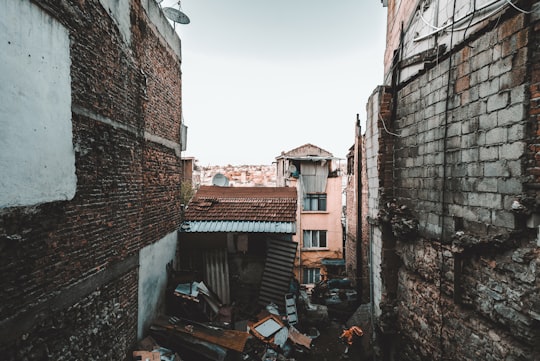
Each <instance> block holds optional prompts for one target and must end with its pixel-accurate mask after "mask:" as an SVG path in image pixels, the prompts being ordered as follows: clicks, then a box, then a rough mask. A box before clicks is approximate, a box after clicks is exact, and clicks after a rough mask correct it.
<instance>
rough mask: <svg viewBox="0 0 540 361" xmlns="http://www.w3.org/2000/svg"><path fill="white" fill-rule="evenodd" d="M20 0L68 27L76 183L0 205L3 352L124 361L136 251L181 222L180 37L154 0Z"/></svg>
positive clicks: (133, 330) (134, 307) (131, 334)
mask: <svg viewBox="0 0 540 361" xmlns="http://www.w3.org/2000/svg"><path fill="white" fill-rule="evenodd" d="M24 2H25V3H26V4H29V5H31V6H32V7H33V8H34V10H35V11H38V12H40V13H41V16H43V17H44V18H48V19H49V21H55V22H58V23H59V24H61V26H62V27H63V28H65V29H66V30H67V31H68V32H69V39H70V45H69V55H70V60H71V66H70V78H71V97H70V102H71V123H72V128H73V131H72V141H71V142H72V146H73V152H74V154H75V171H76V177H77V184H76V192H75V195H74V197H73V199H70V200H64V201H62V200H59V201H52V202H37V201H36V202H35V204H31V205H28V206H17V207H4V208H1V209H0V245H1V249H2V253H1V254H0V259H1V262H0V264H1V265H0V271H1V273H2V278H1V281H0V286H1V287H0V288H1V291H0V294H1V297H2V307H1V308H0V320H1V321H0V334H1V337H0V339H1V340H0V353H1V354H2V355H3V356H2V357H3V359H5V360H42V359H55V360H75V359H79V360H85V359H93V360H105V359H107V360H110V359H114V360H124V359H129V358H130V351H131V348H132V347H133V346H134V345H135V342H136V340H137V331H138V327H140V324H141V320H138V316H137V315H138V307H139V305H138V299H140V298H142V299H146V298H145V295H144V293H142V294H141V292H143V290H141V289H139V287H138V285H139V279H140V277H141V276H146V275H141V274H140V272H141V271H140V270H139V253H140V250H141V249H143V248H144V247H146V246H150V245H153V244H155V243H156V242H158V241H160V240H162V239H170V238H171V237H172V238H174V239H175V237H176V230H177V228H178V225H179V224H180V188H179V187H180V179H181V162H180V154H179V149H180V144H179V138H180V134H179V129H180V122H181V80H180V78H181V70H180V65H181V59H180V40H179V39H178V37H177V36H176V35H175V34H174V31H173V29H172V26H170V25H169V24H168V22H167V20H166V18H165V17H164V16H163V14H161V11H160V10H159V7H158V5H157V4H156V3H155V2H154V1H146V0H141V1H139V0H135V1H123V2H120V3H119V2H117V1H106V0H90V1H84V2H57V1H40V2H30V1H28V0H24ZM4 5H5V4H4V2H2V1H0V12H1V11H2V7H3V6H4ZM117 5H121V6H117ZM8 25H9V24H8ZM26 76H28V77H30V78H31V77H32V76H33V75H32V74H27V75H26ZM36 86H38V87H39V84H37V85H36ZM15 120H16V119H15ZM36 122H39V114H36ZM21 166H22V165H21ZM173 253H174V251H173ZM170 257H171V255H165V258H167V259H168V260H170V259H172V258H170ZM172 257H174V255H172ZM143 271H144V270H143ZM154 271H155V270H152V272H154ZM162 272H163V273H165V269H163V270H162ZM147 277H150V276H147ZM149 299H151V298H149ZM145 307H147V308H152V307H153V306H152V305H146V306H145Z"/></svg>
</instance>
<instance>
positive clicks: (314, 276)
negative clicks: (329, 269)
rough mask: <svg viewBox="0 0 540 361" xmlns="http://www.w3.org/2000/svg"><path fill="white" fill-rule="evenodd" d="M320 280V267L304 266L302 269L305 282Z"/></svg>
mask: <svg viewBox="0 0 540 361" xmlns="http://www.w3.org/2000/svg"><path fill="white" fill-rule="evenodd" d="M320 280H321V269H320V268H308V267H304V268H303V270H302V282H303V283H304V284H310V283H318V282H319V281H320ZM310 281H311V282H310Z"/></svg>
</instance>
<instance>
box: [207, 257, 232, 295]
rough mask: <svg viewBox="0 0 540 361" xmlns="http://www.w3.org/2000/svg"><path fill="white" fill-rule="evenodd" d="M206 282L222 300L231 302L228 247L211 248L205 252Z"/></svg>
mask: <svg viewBox="0 0 540 361" xmlns="http://www.w3.org/2000/svg"><path fill="white" fill-rule="evenodd" d="M203 257H204V267H205V270H204V273H205V275H204V276H205V278H204V280H205V282H206V283H207V284H208V286H209V287H210V289H211V290H212V291H214V293H215V294H217V295H218V297H219V298H220V300H221V302H223V303H224V304H229V303H230V300H231V297H230V293H229V262H228V260H227V249H209V250H206V251H205V252H204V254H203Z"/></svg>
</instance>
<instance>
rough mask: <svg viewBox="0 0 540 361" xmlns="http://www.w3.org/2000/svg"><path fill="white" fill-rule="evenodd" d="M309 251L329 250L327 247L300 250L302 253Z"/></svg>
mask: <svg viewBox="0 0 540 361" xmlns="http://www.w3.org/2000/svg"><path fill="white" fill-rule="evenodd" d="M309 251H330V248H328V247H310V248H302V252H309Z"/></svg>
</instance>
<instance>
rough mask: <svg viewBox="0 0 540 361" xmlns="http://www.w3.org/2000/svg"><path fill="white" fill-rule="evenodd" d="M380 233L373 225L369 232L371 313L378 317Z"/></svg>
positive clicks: (379, 311) (380, 278)
mask: <svg viewBox="0 0 540 361" xmlns="http://www.w3.org/2000/svg"><path fill="white" fill-rule="evenodd" d="M381 266H382V234H381V230H380V229H379V228H378V227H373V232H372V234H371V271H372V272H373V274H372V276H371V282H373V313H374V315H375V316H377V317H379V316H380V315H381V299H382V292H383V290H382V277H381V271H382V268H381Z"/></svg>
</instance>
